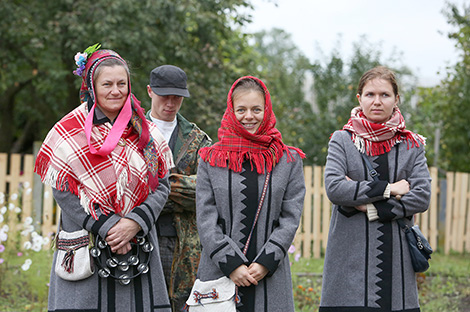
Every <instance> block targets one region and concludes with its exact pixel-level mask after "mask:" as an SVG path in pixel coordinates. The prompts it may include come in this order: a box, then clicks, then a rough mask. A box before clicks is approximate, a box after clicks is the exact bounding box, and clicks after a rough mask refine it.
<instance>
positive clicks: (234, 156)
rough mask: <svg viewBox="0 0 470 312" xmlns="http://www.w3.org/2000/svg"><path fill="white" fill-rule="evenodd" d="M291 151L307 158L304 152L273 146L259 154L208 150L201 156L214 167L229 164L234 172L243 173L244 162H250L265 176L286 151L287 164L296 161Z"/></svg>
mask: <svg viewBox="0 0 470 312" xmlns="http://www.w3.org/2000/svg"><path fill="white" fill-rule="evenodd" d="M291 150H294V151H296V152H297V153H298V154H299V156H300V157H301V158H302V159H303V158H305V153H304V152H303V151H302V150H300V149H299V148H296V147H291V146H286V145H285V147H284V148H281V149H277V147H276V146H275V145H273V148H270V149H267V150H265V151H262V152H258V153H253V152H250V151H244V152H238V151H237V152H232V151H220V150H215V149H211V148H208V149H202V150H200V151H199V155H200V156H201V158H202V159H203V160H204V161H207V162H208V163H209V164H210V165H211V166H212V167H222V168H226V167H227V164H228V168H229V169H230V170H233V171H234V172H241V171H242V168H243V161H244V160H249V161H250V164H251V169H252V170H253V167H255V168H256V172H257V173H258V174H264V173H265V168H266V170H267V171H268V172H271V171H272V170H273V168H274V166H275V165H276V164H277V163H278V162H279V160H280V159H281V157H282V156H283V154H284V151H286V154H287V162H293V161H295V158H294V156H293V155H292V151H291Z"/></svg>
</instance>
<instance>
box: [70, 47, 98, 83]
mask: <svg viewBox="0 0 470 312" xmlns="http://www.w3.org/2000/svg"><path fill="white" fill-rule="evenodd" d="M100 47H101V45H100V44H99V43H97V44H94V45H92V46H89V47H88V48H86V49H85V51H84V52H83V53H80V52H78V53H77V54H75V64H77V66H78V68H77V69H76V70H74V71H73V73H74V74H75V75H77V76H81V75H82V73H83V71H84V70H85V66H86V62H87V60H88V56H89V55H92V54H93V53H94V52H95V51H97V50H98V49H99V48H100Z"/></svg>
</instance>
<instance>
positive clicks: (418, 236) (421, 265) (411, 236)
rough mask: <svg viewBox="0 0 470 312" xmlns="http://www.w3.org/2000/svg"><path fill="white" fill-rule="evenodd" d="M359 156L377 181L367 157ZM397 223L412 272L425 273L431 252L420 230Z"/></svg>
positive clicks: (403, 223)
mask: <svg viewBox="0 0 470 312" xmlns="http://www.w3.org/2000/svg"><path fill="white" fill-rule="evenodd" d="M359 154H361V156H362V159H363V160H364V162H365V164H366V166H367V170H369V174H370V176H371V177H372V178H373V179H374V181H378V180H379V178H378V177H377V171H376V170H375V169H374V168H372V165H371V163H370V161H369V159H368V158H367V156H366V155H364V154H363V153H359ZM397 223H398V225H400V227H401V228H402V230H403V231H404V232H405V237H406V240H407V242H408V247H409V250H410V256H411V263H412V264H413V269H414V271H415V272H425V271H426V270H427V269H428V268H429V262H428V261H429V259H431V254H432V252H433V250H432V248H431V245H430V244H429V242H428V240H427V239H426V237H424V235H423V233H421V230H420V229H419V226H418V225H417V224H416V225H413V226H408V225H406V224H405V222H404V221H403V219H398V220H397Z"/></svg>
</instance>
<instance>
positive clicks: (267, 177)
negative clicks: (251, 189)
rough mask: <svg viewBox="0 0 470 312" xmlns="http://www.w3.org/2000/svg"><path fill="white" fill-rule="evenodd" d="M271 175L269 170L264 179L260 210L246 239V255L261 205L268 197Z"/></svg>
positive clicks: (257, 212)
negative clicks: (267, 191)
mask: <svg viewBox="0 0 470 312" xmlns="http://www.w3.org/2000/svg"><path fill="white" fill-rule="evenodd" d="M270 176H271V172H268V173H267V174H266V179H265V181H264V186H263V192H262V193H261V198H260V199H259V204H258V210H257V211H256V215H255V220H254V221H253V226H252V227H251V231H250V235H248V239H247V240H246V243H245V247H244V248H243V254H244V255H246V253H247V251H248V246H249V245H250V240H251V236H252V234H253V231H254V230H255V225H256V222H258V217H259V213H260V211H261V207H262V206H263V203H264V199H265V197H266V190H267V189H268V184H269V177H270Z"/></svg>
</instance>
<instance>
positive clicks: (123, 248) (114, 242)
mask: <svg viewBox="0 0 470 312" xmlns="http://www.w3.org/2000/svg"><path fill="white" fill-rule="evenodd" d="M139 230H140V226H139V224H138V223H137V222H135V221H134V220H131V219H127V218H122V219H121V220H119V221H118V222H117V223H116V224H115V225H113V227H112V228H111V229H109V231H108V234H107V235H106V238H105V239H106V242H107V243H108V245H109V247H111V251H112V252H114V253H117V254H120V255H124V254H126V253H128V252H129V251H130V250H131V248H132V247H131V243H130V240H131V239H132V238H134V236H135V235H136V234H137V232H139Z"/></svg>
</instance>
